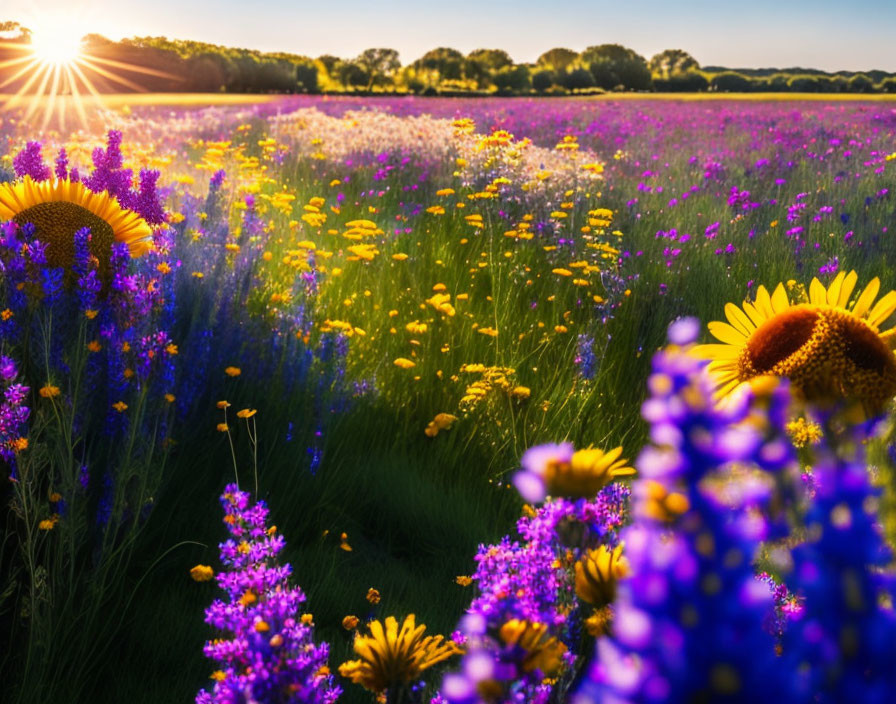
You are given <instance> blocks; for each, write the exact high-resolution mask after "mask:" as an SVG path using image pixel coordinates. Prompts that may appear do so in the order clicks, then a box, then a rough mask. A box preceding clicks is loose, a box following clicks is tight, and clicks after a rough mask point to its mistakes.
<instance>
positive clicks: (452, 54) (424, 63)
mask: <svg viewBox="0 0 896 704" xmlns="http://www.w3.org/2000/svg"><path fill="white" fill-rule="evenodd" d="M465 64H466V58H465V57H464V55H463V54H461V53H460V52H459V51H458V50H457V49H449V48H448V47H438V48H437V49H431V50H430V51H427V52H426V53H425V54H424V55H423V56H421V57H420V58H419V59H417V60H416V61H415V62H414V63H413V64H411V65H412V67H413V68H414V70H415V72H416V74H417V77H418V78H421V79H423V80H424V81H425V82H426V83H427V84H428V85H431V86H432V85H438V84H439V83H441V82H443V81H459V80H461V79H462V78H463V77H464V67H465Z"/></svg>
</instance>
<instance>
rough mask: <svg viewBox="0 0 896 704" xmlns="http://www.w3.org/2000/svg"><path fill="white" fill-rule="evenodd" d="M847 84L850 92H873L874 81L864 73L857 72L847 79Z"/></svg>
mask: <svg viewBox="0 0 896 704" xmlns="http://www.w3.org/2000/svg"><path fill="white" fill-rule="evenodd" d="M848 84H849V92H850V93H873V92H874V81H872V80H871V79H870V78H868V76H866V75H865V74H864V73H857V74H856V75H855V76H853V77H852V78H850V79H849V81H848Z"/></svg>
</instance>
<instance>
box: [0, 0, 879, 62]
mask: <svg viewBox="0 0 896 704" xmlns="http://www.w3.org/2000/svg"><path fill="white" fill-rule="evenodd" d="M4 19H9V20H15V21H19V22H21V23H22V24H24V25H25V26H28V27H30V28H31V29H34V30H37V29H38V28H39V26H40V25H41V23H47V22H49V23H57V24H58V23H60V22H63V23H65V26H66V27H69V26H70V27H72V31H80V32H81V33H84V34H86V33H89V32H95V33H98V34H102V35H104V36H106V37H108V38H110V39H116V40H117V39H121V38H122V37H131V36H167V37H169V38H172V39H175V38H176V39H193V40H197V41H204V42H209V43H212V44H223V45H227V46H235V47H244V48H249V49H258V50H261V51H286V52H291V53H296V54H303V55H306V56H319V55H321V54H334V55H336V56H340V57H343V58H352V57H355V56H357V55H358V54H360V53H361V51H363V50H364V49H366V48H369V47H381V46H382V47H390V48H394V49H397V50H398V51H399V53H400V55H401V60H402V63H410V62H411V61H413V60H414V59H416V58H418V57H419V56H421V55H422V54H424V53H425V52H426V51H428V50H429V49H433V48H435V47H438V46H448V47H452V48H455V49H458V50H460V51H462V52H464V53H467V52H469V51H471V50H473V49H478V48H500V49H504V50H505V51H507V52H508V53H509V54H510V56H511V57H512V58H513V59H514V61H517V62H531V61H534V60H535V59H536V58H537V57H538V56H539V54H541V53H542V52H544V51H547V50H548V49H551V48H553V47H558V46H563V47H568V48H570V49H574V50H576V51H581V50H582V49H584V48H585V47H587V46H593V45H595V44H605V43H618V44H623V45H625V46H628V47H630V48H632V49H634V50H635V51H637V52H638V53H640V54H642V55H643V56H645V57H646V58H650V57H651V56H652V55H653V54H656V53H658V52H660V51H662V50H663V49H669V48H678V49H684V50H685V51H688V52H689V53H690V54H692V55H693V56H694V58H696V59H697V61H698V62H699V63H700V64H701V65H702V66H727V67H729V68H766V67H776V68H788V67H794V66H801V67H804V68H819V69H824V70H830V71H834V70H839V69H844V70H851V71H857V70H869V69H875V68H876V69H883V70H887V71H896V50H894V47H893V37H894V36H896V0H850V2H844V1H843V0H751V1H750V2H730V1H726V0H676V1H673V0H629V1H628V2H626V0H615V1H614V0H567V1H566V2H563V1H561V0H555V1H554V2H546V1H544V0H453V1H452V0H442V1H441V2H433V1H431V0H327V1H318V2H309V1H308V0H267V1H264V2H262V1H260V0H255V1H252V0H151V1H150V2H147V1H146V0H141V1H140V2H135V1H134V0H17V2H16V3H15V5H14V6H12V2H11V0H3V1H2V4H0V20H4Z"/></svg>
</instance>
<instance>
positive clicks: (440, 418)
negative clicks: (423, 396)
mask: <svg viewBox="0 0 896 704" xmlns="http://www.w3.org/2000/svg"><path fill="white" fill-rule="evenodd" d="M456 420H457V416H453V415H451V414H450V413H437V414H436V417H435V418H433V419H432V420H431V421H429V424H428V425H427V426H426V430H424V431H423V432H424V433H425V434H426V437H429V438H434V437H435V436H436V435H438V434H439V431H441V430H450V429H451V426H452V425H453V424H454V422H455V421H456Z"/></svg>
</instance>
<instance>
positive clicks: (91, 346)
mask: <svg viewBox="0 0 896 704" xmlns="http://www.w3.org/2000/svg"><path fill="white" fill-rule="evenodd" d="M87 349H88V350H90V351H91V352H99V351H100V350H101V349H103V346H102V345H101V344H100V343H99V341H98V340H91V341H90V342H88V343H87Z"/></svg>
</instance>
